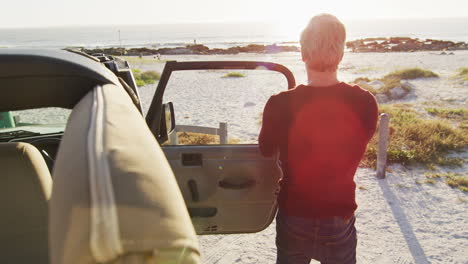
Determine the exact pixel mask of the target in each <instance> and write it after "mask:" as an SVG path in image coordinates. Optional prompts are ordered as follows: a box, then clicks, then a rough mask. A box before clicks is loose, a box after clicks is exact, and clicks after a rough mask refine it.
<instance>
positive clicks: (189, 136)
mask: <svg viewBox="0 0 468 264" xmlns="http://www.w3.org/2000/svg"><path fill="white" fill-rule="evenodd" d="M177 139H178V140H179V145H213V144H219V136H217V135H208V134H200V133H191V132H177ZM239 142H240V139H237V138H229V140H228V144H238V143H239ZM167 144H169V142H167Z"/></svg>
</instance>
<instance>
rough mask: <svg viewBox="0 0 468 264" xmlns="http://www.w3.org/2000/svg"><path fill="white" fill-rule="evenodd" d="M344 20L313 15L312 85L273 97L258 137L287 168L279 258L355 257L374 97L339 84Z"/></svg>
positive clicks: (306, 52) (307, 37)
mask: <svg viewBox="0 0 468 264" xmlns="http://www.w3.org/2000/svg"><path fill="white" fill-rule="evenodd" d="M345 39H346V31H345V27H344V25H343V24H342V23H341V22H340V21H339V20H338V19H337V18H336V17H334V16H332V15H330V14H321V15H317V16H315V17H313V18H312V19H311V20H310V22H309V24H308V25H307V27H306V28H305V29H304V31H303V32H302V35H301V53H302V60H303V61H304V63H305V66H306V71H307V77H308V84H307V85H299V86H297V87H296V88H294V89H291V90H289V91H285V92H281V93H279V94H276V95H273V96H271V97H270V99H269V100H268V102H267V104H266V105H265V110H264V113H263V123H262V129H261V132H260V136H259V147H260V151H261V152H262V154H263V155H265V156H272V155H274V154H276V153H277V152H279V163H280V165H281V168H282V170H283V178H282V180H281V183H280V187H281V189H280V194H279V197H278V205H279V210H278V214H277V216H276V226H277V235H276V245H277V263H278V264H284V263H309V262H310V260H311V259H316V260H318V261H320V262H321V263H356V245H357V238H356V229H355V227H354V222H355V217H354V211H355V210H356V208H357V205H356V200H355V191H356V184H355V182H354V174H355V172H356V170H357V167H358V165H359V162H360V160H361V159H362V157H363V155H364V152H365V150H366V146H367V144H368V142H369V140H370V139H371V137H372V136H373V134H374V132H375V128H376V123H377V116H378V109H377V103H376V101H375V98H374V96H373V95H372V94H371V93H369V92H367V91H365V90H363V89H361V88H360V87H359V86H351V85H348V84H346V83H344V82H340V81H339V80H338V78H337V68H338V64H339V63H340V62H341V59H342V58H343V54H344V45H345Z"/></svg>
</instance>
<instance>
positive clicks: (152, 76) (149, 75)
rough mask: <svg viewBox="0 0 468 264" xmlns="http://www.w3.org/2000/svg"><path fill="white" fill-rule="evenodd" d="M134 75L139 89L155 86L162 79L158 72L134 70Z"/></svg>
mask: <svg viewBox="0 0 468 264" xmlns="http://www.w3.org/2000/svg"><path fill="white" fill-rule="evenodd" d="M132 73H133V77H134V78H135V81H136V84H137V86H138V87H141V86H145V85H147V84H153V83H155V82H156V81H159V79H161V74H160V73H159V72H156V71H145V72H142V71H141V70H140V69H132Z"/></svg>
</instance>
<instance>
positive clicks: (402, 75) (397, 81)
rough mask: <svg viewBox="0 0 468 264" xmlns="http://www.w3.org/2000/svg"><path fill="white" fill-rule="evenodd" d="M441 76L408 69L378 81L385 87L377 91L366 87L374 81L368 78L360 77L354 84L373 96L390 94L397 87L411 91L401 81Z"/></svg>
mask: <svg viewBox="0 0 468 264" xmlns="http://www.w3.org/2000/svg"><path fill="white" fill-rule="evenodd" d="M437 77H439V75H437V74H436V73H434V72H432V71H429V70H425V69H421V68H408V69H402V70H398V71H394V72H392V73H389V74H387V75H385V76H384V77H382V78H379V79H376V80H377V81H381V82H382V83H383V87H382V88H380V89H378V90H376V89H375V88H374V87H372V86H371V85H365V83H368V82H371V81H373V80H371V79H369V78H367V77H359V78H356V79H355V80H354V81H352V83H356V84H359V85H360V86H361V87H362V88H364V89H366V90H368V91H369V92H371V93H372V94H374V95H376V94H387V95H389V94H390V90H391V89H393V88H395V87H402V88H403V89H405V90H406V91H408V92H409V91H410V90H409V89H410V88H409V86H404V85H402V83H401V81H402V80H413V79H419V78H437Z"/></svg>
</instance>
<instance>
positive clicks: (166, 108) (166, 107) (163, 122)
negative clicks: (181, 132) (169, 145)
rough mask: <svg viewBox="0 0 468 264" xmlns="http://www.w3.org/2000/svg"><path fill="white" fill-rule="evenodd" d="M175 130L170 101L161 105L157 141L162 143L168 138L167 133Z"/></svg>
mask: <svg viewBox="0 0 468 264" xmlns="http://www.w3.org/2000/svg"><path fill="white" fill-rule="evenodd" d="M174 130H175V117H174V105H173V104H172V102H169V103H166V104H163V105H162V111H161V118H160V123H159V135H158V142H159V144H162V143H164V142H166V141H167V140H168V139H169V134H171V133H172V132H173V131H174Z"/></svg>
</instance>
